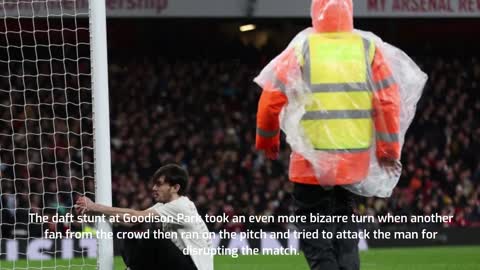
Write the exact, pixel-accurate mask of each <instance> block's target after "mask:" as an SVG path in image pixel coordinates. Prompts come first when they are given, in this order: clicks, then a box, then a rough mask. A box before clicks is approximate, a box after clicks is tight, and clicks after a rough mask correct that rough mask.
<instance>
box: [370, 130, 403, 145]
mask: <svg viewBox="0 0 480 270" xmlns="http://www.w3.org/2000/svg"><path fill="white" fill-rule="evenodd" d="M376 137H377V140H381V141H384V142H389V143H391V142H398V141H400V138H399V136H398V133H384V132H378V131H377V133H376Z"/></svg>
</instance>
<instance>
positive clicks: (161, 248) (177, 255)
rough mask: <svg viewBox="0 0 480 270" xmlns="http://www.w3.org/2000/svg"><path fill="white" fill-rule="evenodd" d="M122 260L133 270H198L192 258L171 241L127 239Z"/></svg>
mask: <svg viewBox="0 0 480 270" xmlns="http://www.w3.org/2000/svg"><path fill="white" fill-rule="evenodd" d="M122 258H123V261H124V262H125V264H126V265H127V267H129V268H130V269H131V270H146V269H148V270H150V269H156V270H170V269H172V270H179V269H182V270H183V269H185V270H197V267H196V266H195V264H194V263H193V261H192V258H191V257H190V256H189V255H184V254H183V253H182V251H181V250H180V249H179V248H178V247H177V246H175V244H174V243H173V242H172V241H171V240H169V239H125V240H124V241H123V248H122Z"/></svg>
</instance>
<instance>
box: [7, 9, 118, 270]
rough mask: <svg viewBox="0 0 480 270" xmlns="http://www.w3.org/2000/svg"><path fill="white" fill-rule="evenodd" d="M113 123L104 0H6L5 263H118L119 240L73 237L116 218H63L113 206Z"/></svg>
mask: <svg viewBox="0 0 480 270" xmlns="http://www.w3.org/2000/svg"><path fill="white" fill-rule="evenodd" d="M109 127H110V123H109V101H108V67H107V43H106V15H105V0H0V177H1V178H0V211H1V213H0V214H1V215H0V269H30V268H36V269H42V268H49V269H54V268H52V267H55V268H56V267H57V266H61V268H62V269H92V268H98V269H101V270H106V269H109V270H110V269H113V240H111V239H104V238H102V239H88V238H85V237H79V238H75V237H73V238H69V237H67V235H68V232H87V231H95V230H96V231H103V232H104V233H108V232H111V230H112V228H111V226H110V224H108V223H102V224H96V225H95V224H80V223H78V222H75V221H73V222H69V221H68V220H67V221H65V220H64V221H62V222H54V218H55V217H62V218H64V219H65V217H68V216H69V215H72V214H74V212H75V211H74V209H73V205H74V203H75V200H76V198H77V197H78V196H84V195H86V196H89V197H90V198H92V199H95V201H97V202H99V203H102V204H105V205H111V203H112V199H111V198H112V196H111V161H110V128H109ZM44 217H46V220H40V219H41V218H44ZM46 232H55V233H56V235H57V236H58V237H57V238H53V237H47V235H48V234H47V233H46ZM95 258H97V264H96V265H95V263H94V259H95Z"/></svg>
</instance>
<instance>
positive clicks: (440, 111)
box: [0, 57, 480, 237]
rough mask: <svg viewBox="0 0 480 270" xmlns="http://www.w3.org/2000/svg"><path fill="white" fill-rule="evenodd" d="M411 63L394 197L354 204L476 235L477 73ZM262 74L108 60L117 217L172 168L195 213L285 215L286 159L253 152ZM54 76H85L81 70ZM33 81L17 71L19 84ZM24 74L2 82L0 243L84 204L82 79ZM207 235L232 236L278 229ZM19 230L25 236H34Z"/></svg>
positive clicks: (87, 175) (288, 208) (252, 66)
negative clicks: (416, 74) (448, 218)
mask: <svg viewBox="0 0 480 270" xmlns="http://www.w3.org/2000/svg"><path fill="white" fill-rule="evenodd" d="M418 62H419V63H420V64H421V66H422V68H423V69H424V70H425V71H426V72H427V74H428V75H429V81H428V83H427V86H426V88H425V91H424V94H423V97H422V99H421V101H420V104H419V106H418V109H417V114H416V117H415V119H414V121H413V124H412V126H411V127H410V129H409V131H408V132H407V136H406V138H405V145H404V148H403V153H402V163H403V173H402V176H401V179H400V181H399V184H398V187H397V188H396V189H395V190H394V192H393V194H392V196H391V197H390V198H388V199H380V198H361V197H359V198H358V214H361V215H381V214H387V213H391V214H395V215H429V214H432V213H439V214H442V215H453V216H454V220H453V221H452V222H451V223H448V224H443V226H449V227H465V226H480V156H479V155H478V153H480V119H479V118H480V98H479V93H478V89H479V88H480V85H478V84H479V83H480V62H479V61H478V60H477V59H475V58H473V59H454V58H452V59H446V58H439V57H436V58H435V57H425V58H424V59H418ZM264 64H265V63H264V62H252V63H249V64H246V63H245V62H244V61H241V60H221V61H209V60H200V59H186V60H166V59H164V58H161V57H144V58H138V57H132V58H130V59H128V60H127V59H123V60H121V61H120V60H119V59H113V61H111V64H110V66H109V76H110V97H111V99H110V119H111V146H112V147H111V149H112V153H111V154H112V178H113V181H112V194H113V205H114V206H118V207H131V208H135V209H145V208H148V207H150V206H151V205H152V204H153V203H154V202H153V201H152V198H151V192H150V188H151V182H150V177H151V175H153V173H154V172H155V170H156V169H158V168H159V167H160V166H162V165H165V164H167V163H171V162H175V163H178V164H181V165H182V166H185V168H187V169H188V171H189V173H190V180H189V184H190V188H189V190H188V196H189V197H190V198H191V199H192V200H193V201H194V202H195V204H196V205H197V208H198V209H199V212H200V213H201V214H202V215H203V214H210V215H218V214H222V213H226V214H227V215H288V214H290V213H292V210H293V209H292V203H291V196H290V192H291V190H292V184H291V183H290V182H289V181H288V176H287V170H288V156H289V153H290V150H289V149H288V147H287V146H286V144H285V143H283V146H282V151H281V154H280V158H279V159H278V160H276V161H271V160H267V159H265V157H264V156H263V155H262V154H261V153H258V152H256V151H255V149H254V145H255V118H256V108H257V102H258V98H259V95H260V89H259V88H258V87H257V86H256V85H255V84H254V83H253V82H252V79H253V78H254V77H255V75H256V74H258V72H259V70H260V68H261V67H262V66H263V65H264ZM19 67H20V66H19ZM42 68H43V69H48V65H45V66H44V67H43V66H40V67H32V68H31V70H30V71H31V72H33V73H31V74H37V75H38V74H42V72H41V70H42ZM64 68H65V70H66V69H73V70H72V73H78V72H80V73H88V67H87V66H83V65H78V66H72V67H66V66H65V65H64ZM19 70H22V69H19ZM30 71H29V69H28V68H27V69H25V67H23V71H22V72H25V74H26V73H28V72H30ZM19 72H20V71H19ZM44 72H45V73H48V72H49V70H45V71H44ZM10 74H11V73H10ZM20 75H21V74H19V76H18V78H17V77H16V76H8V73H4V75H3V76H1V77H0V83H1V89H4V90H0V95H1V96H2V99H1V100H2V104H0V117H1V118H0V119H1V120H0V125H1V130H2V131H0V132H1V134H0V143H1V147H2V148H1V160H0V163H1V164H0V169H1V170H0V172H1V174H2V175H1V176H2V178H1V179H2V180H1V185H0V186H1V200H0V202H1V211H2V215H1V217H2V233H3V235H4V236H5V237H8V236H9V235H10V234H11V233H12V230H17V231H16V233H18V231H20V233H21V230H19V228H20V229H21V228H22V224H24V225H25V226H28V223H29V221H28V217H27V216H26V215H28V213H32V212H36V213H40V214H44V215H53V214H55V213H57V212H58V213H60V214H64V213H67V212H69V211H71V209H72V205H73V201H74V199H75V196H77V195H79V194H84V193H87V195H90V196H93V191H94V182H93V166H92V165H93V150H92V147H93V140H92V136H91V133H90V132H91V112H89V111H90V110H91V99H90V98H89V97H88V95H89V94H90V91H89V89H87V88H88V85H89V78H88V77H87V76H83V75H82V76H75V75H65V76H59V75H58V76H53V77H52V78H53V79H51V80H46V79H45V80H43V79H41V80H33V79H32V80H28V81H25V80H21V79H19V78H21V77H20ZM38 77H40V78H41V77H42V76H38ZM5 89H10V90H5ZM35 89H42V90H35ZM49 89H50V90H49ZM51 89H53V90H51ZM78 89H80V90H78ZM79 101H80V103H79ZM75 104H76V105H75ZM13 224H17V225H13ZM208 225H209V227H210V229H211V230H220V229H227V230H231V231H238V230H245V229H247V228H249V229H252V228H256V227H261V228H267V229H280V228H282V227H284V226H285V224H248V223H229V224H220V223H216V224H208ZM25 226H24V230H25V232H24V233H25V234H28V235H32V234H34V230H33V229H31V230H30V232H28V230H27V229H28V228H26V227H25ZM45 226H50V227H51V226H52V224H50V225H48V224H47V225H45ZM43 229H45V228H43ZM53 229H58V228H52V230H53ZM60 229H62V230H63V229H65V228H60ZM38 232H41V231H40V230H39V231H38Z"/></svg>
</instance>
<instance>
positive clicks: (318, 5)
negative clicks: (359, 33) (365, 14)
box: [311, 0, 353, 33]
mask: <svg viewBox="0 0 480 270" xmlns="http://www.w3.org/2000/svg"><path fill="white" fill-rule="evenodd" d="M311 15H312V25H313V28H314V29H315V31H316V32H319V33H331V32H351V31H352V30H353V3H352V0H312V9H311Z"/></svg>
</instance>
